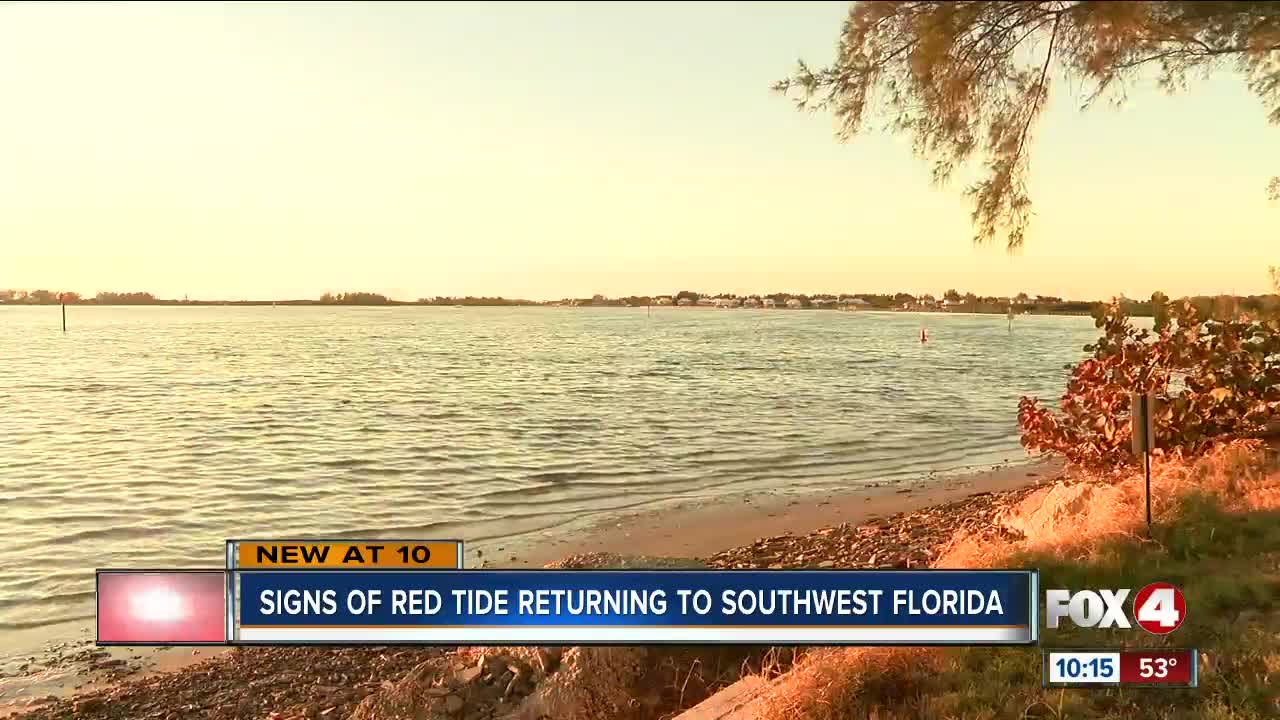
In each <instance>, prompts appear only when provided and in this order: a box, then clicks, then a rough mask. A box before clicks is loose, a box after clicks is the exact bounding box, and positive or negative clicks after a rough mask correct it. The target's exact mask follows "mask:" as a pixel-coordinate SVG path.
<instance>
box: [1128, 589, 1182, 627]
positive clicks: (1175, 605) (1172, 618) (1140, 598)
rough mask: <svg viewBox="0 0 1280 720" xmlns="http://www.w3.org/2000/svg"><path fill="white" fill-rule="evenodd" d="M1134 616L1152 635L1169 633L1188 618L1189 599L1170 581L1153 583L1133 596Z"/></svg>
mask: <svg viewBox="0 0 1280 720" xmlns="http://www.w3.org/2000/svg"><path fill="white" fill-rule="evenodd" d="M1133 617H1134V619H1135V620H1137V621H1138V625H1140V626H1141V627H1142V629H1143V630H1146V631H1147V632H1149V633H1151V634H1152V635H1168V634H1169V633H1171V632H1173V631H1174V630H1177V629H1178V626H1180V625H1182V621H1183V620H1186V619H1187V600H1186V598H1184V597H1183V596H1182V591H1181V590H1179V589H1178V588H1176V587H1174V586H1173V585H1170V584H1169V583H1151V584H1150V585H1148V586H1146V587H1144V588H1142V589H1141V590H1139V591H1138V594H1137V595H1134V596H1133Z"/></svg>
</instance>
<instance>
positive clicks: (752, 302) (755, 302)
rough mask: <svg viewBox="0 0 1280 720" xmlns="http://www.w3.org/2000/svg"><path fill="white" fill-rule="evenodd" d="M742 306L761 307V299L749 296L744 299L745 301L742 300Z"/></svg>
mask: <svg viewBox="0 0 1280 720" xmlns="http://www.w3.org/2000/svg"><path fill="white" fill-rule="evenodd" d="M742 307H744V308H758V307H760V299H759V298H747V299H746V300H743V301H742Z"/></svg>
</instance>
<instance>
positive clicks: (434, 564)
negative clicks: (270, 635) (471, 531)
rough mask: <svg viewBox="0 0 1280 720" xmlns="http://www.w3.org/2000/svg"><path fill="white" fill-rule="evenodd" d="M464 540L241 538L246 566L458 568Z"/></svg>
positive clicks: (240, 560) (240, 555) (240, 558)
mask: <svg viewBox="0 0 1280 720" xmlns="http://www.w3.org/2000/svg"><path fill="white" fill-rule="evenodd" d="M461 548H462V543H461V542H459V541H455V540H443V541H442V540H423V541H421V542H413V541H407V542H406V541H403V540H396V541H388V540H368V541H352V540H348V541H345V542H341V543H331V542H316V541H306V540H298V541H290V540H278V541H270V542H241V543H238V544H237V547H236V560H237V566H238V567H242V568H345V569H348V570H355V569H359V568H399V569H414V568H417V569H436V570H456V569H460V568H461V567H462V558H461V555H462V552H461Z"/></svg>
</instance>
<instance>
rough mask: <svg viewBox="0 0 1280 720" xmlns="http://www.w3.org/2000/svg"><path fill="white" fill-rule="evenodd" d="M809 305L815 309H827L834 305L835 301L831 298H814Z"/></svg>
mask: <svg viewBox="0 0 1280 720" xmlns="http://www.w3.org/2000/svg"><path fill="white" fill-rule="evenodd" d="M809 304H810V305H812V306H813V307H816V308H829V307H832V306H833V305H835V304H836V301H835V300H832V299H831V298H814V299H812V300H810V301H809Z"/></svg>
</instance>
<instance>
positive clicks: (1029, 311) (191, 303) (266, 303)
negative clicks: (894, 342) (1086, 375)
mask: <svg viewBox="0 0 1280 720" xmlns="http://www.w3.org/2000/svg"><path fill="white" fill-rule="evenodd" d="M59 305H61V303H56V302H54V303H29V302H10V303H6V302H0V308H5V307H58V306H59ZM67 305H69V306H72V307H273V306H275V307H323V308H337V307H364V308H378V307H427V308H430V307H436V308H458V307H473V308H474V307H488V308H503V307H507V308H510V307H531V308H562V309H566V310H584V309H600V308H612V309H620V310H641V309H645V308H653V309H660V310H737V311H751V310H754V311H757V312H766V311H767V312H797V311H799V312H805V311H834V312H851V313H920V314H930V315H1006V314H1007V312H1008V311H1007V310H983V309H969V308H964V307H956V308H947V309H943V308H908V309H903V308H861V309H858V310H841V309H839V308H834V307H801V308H789V307H772V308H764V307H755V308H752V307H735V308H720V307H712V306H706V305H688V306H685V305H611V304H606V305H590V304H587V305H571V304H566V303H563V302H559V301H548V302H536V301H532V300H531V301H523V302H517V301H511V302H505V303H503V302H493V303H482V302H473V303H465V302H460V303H435V302H416V301H413V300H393V301H388V302H385V303H327V302H320V301H318V300H225V301H224V300H157V301H155V302H109V303H100V302H96V301H94V300H81V301H79V302H72V303H67ZM1090 312H1091V311H1090V310H1056V309H1040V308H1035V307H1031V306H1028V307H1027V308H1026V309H1024V310H1023V311H1022V312H1018V313H1015V314H1014V316H1015V317H1021V316H1023V315H1036V316H1055V317H1086V316H1088V315H1089V314H1090ZM1140 314H1141V313H1135V315H1140Z"/></svg>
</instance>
